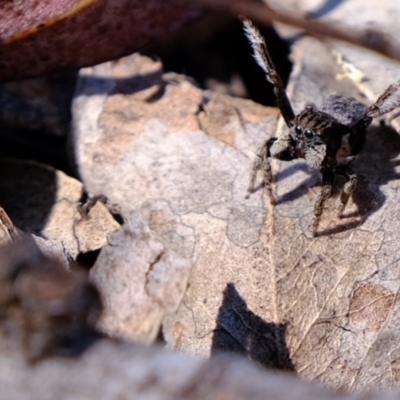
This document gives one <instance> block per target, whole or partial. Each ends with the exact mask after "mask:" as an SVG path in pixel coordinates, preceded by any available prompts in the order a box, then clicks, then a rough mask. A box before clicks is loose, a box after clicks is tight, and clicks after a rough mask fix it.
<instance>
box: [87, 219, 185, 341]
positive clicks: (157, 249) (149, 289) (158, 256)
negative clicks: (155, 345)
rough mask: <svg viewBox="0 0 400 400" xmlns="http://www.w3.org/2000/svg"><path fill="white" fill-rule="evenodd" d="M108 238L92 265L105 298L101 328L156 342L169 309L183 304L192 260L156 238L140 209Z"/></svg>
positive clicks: (170, 310)
mask: <svg viewBox="0 0 400 400" xmlns="http://www.w3.org/2000/svg"><path fill="white" fill-rule="evenodd" d="M108 242H109V244H108V245H107V246H104V247H103V248H102V250H101V252H100V255H99V257H98V259H97V261H96V263H95V265H94V267H93V268H92V270H91V271H90V277H91V280H92V282H93V283H94V284H95V285H96V286H97V288H98V289H99V290H100V293H101V296H102V299H103V303H104V311H103V314H102V316H101V319H100V321H99V328H100V329H101V330H102V331H104V332H106V333H107V334H109V335H110V336H116V337H122V338H125V339H132V340H140V341H145V342H152V341H153V340H154V339H155V338H156V336H157V335H158V333H159V329H160V324H161V322H162V319H163V318H164V316H165V314H167V313H172V312H174V311H176V309H177V308H178V306H179V304H180V302H181V300H182V297H183V295H184V294H185V290H186V285H187V281H188V277H189V272H190V269H191V266H192V264H191V262H190V260H188V259H184V258H182V257H179V256H178V255H176V254H174V253H173V252H172V251H170V250H168V249H166V248H165V247H164V246H163V244H162V243H161V242H160V241H158V240H156V239H155V238H154V236H153V234H152V233H151V232H150V230H149V227H148V226H147V224H146V223H145V221H144V220H143V217H142V216H141V215H140V214H138V213H131V214H130V215H129V217H128V218H127V220H126V222H125V224H124V226H123V227H122V229H121V230H120V231H118V232H116V233H114V234H113V235H110V236H109V239H108Z"/></svg>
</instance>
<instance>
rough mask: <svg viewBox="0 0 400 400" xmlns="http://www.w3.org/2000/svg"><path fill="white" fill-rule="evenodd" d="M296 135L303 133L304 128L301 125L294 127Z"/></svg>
mask: <svg viewBox="0 0 400 400" xmlns="http://www.w3.org/2000/svg"><path fill="white" fill-rule="evenodd" d="M294 130H295V132H296V135H298V136H300V135H301V134H302V133H303V129H302V128H301V126H300V125H297V126H296V128H294Z"/></svg>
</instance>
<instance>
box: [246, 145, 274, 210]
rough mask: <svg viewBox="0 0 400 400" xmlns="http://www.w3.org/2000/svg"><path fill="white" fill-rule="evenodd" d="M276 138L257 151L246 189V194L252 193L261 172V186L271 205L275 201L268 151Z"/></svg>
mask: <svg viewBox="0 0 400 400" xmlns="http://www.w3.org/2000/svg"><path fill="white" fill-rule="evenodd" d="M277 140H278V139H277V138H271V139H269V140H267V141H266V142H265V143H264V144H263V145H262V146H260V148H259V149H258V151H257V155H256V159H255V160H254V163H253V169H252V171H251V178H250V183H249V187H248V189H247V191H248V192H250V193H252V192H254V185H255V182H256V178H257V173H258V171H260V170H262V175H263V184H264V186H265V190H266V192H267V194H268V197H269V199H270V202H271V204H275V202H276V199H275V196H274V193H273V191H272V186H271V185H272V171H271V164H270V162H269V157H271V153H270V149H271V146H272V145H273V143H274V142H275V141H277Z"/></svg>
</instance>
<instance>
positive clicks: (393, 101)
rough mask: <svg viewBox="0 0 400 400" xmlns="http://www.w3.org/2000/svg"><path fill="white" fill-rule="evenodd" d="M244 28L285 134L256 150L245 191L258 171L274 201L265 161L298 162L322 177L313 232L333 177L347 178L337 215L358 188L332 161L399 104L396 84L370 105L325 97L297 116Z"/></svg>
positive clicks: (248, 26)
mask: <svg viewBox="0 0 400 400" xmlns="http://www.w3.org/2000/svg"><path fill="white" fill-rule="evenodd" d="M243 24H244V27H245V33H246V35H247V37H248V39H249V40H250V43H251V45H252V47H253V51H254V57H255V59H256V61H257V63H258V64H259V65H260V67H261V68H262V69H263V70H264V72H265V74H266V77H267V80H268V81H269V82H271V83H272V84H273V85H274V92H275V96H276V100H277V103H278V107H279V109H280V111H281V113H282V117H283V119H284V120H285V123H286V125H287V126H288V128H289V132H288V133H287V134H285V135H283V136H282V137H279V138H271V139H269V140H267V141H266V142H265V143H264V144H263V145H262V146H261V147H260V148H259V150H258V152H257V157H256V160H255V161H254V165H253V172H252V176H251V180H250V185H249V191H250V192H252V191H253V190H254V184H255V180H256V177H257V173H258V171H260V170H261V171H262V174H263V183H264V186H265V189H266V191H267V193H268V196H269V198H270V200H271V202H272V203H275V195H274V193H273V191H272V187H271V184H272V173H271V166H270V162H269V158H270V157H274V158H277V159H279V160H283V161H291V160H294V159H296V158H303V159H304V160H305V161H306V163H307V165H308V166H309V167H311V168H314V169H318V170H319V171H320V173H321V175H322V189H321V191H320V193H319V195H318V197H317V200H316V202H315V205H314V215H315V218H314V222H313V225H312V231H313V234H315V233H316V231H317V229H318V223H319V220H320V217H321V214H322V211H323V208H324V203H325V201H326V200H327V199H328V198H329V197H330V195H331V193H332V185H333V180H334V176H335V174H340V175H343V176H344V177H345V178H346V179H347V182H346V183H345V185H344V187H343V190H342V194H341V196H340V200H341V205H340V208H339V215H340V216H341V214H342V212H343V210H344V208H345V207H346V204H347V202H348V200H349V197H350V196H351V194H352V193H353V191H354V188H355V186H356V184H357V176H356V174H355V173H354V172H353V171H352V170H351V169H350V168H349V166H347V165H341V166H338V165H337V159H338V158H341V157H347V156H353V155H356V154H358V153H359V152H360V151H361V149H362V147H363V145H364V142H365V138H366V131H367V127H368V126H369V125H370V124H371V122H372V120H373V118H376V117H379V116H381V115H383V114H386V113H388V112H389V111H392V110H394V109H395V108H396V107H398V106H400V81H398V82H396V83H394V84H392V85H390V86H389V87H388V88H387V89H386V91H385V92H384V93H383V94H382V95H381V96H380V97H379V98H378V100H377V101H376V102H375V103H374V104H372V105H371V106H370V107H367V106H366V105H365V104H363V103H360V102H359V101H358V100H356V99H354V98H351V97H344V96H339V95H330V96H329V97H328V98H327V100H326V101H325V103H324V104H323V105H322V107H321V108H320V109H318V108H317V107H316V106H315V105H314V104H308V105H307V106H306V107H305V109H304V110H303V111H301V112H300V113H299V114H297V115H296V114H295V113H294V111H293V109H292V106H291V104H290V101H289V98H288V97H287V94H286V92H285V88H284V86H283V83H282V80H281V78H280V76H279V74H278V72H277V71H276V69H275V66H274V64H273V62H272V59H271V57H270V55H269V53H268V49H267V46H266V44H265V41H264V39H263V38H262V36H261V35H260V33H259V31H258V30H257V28H256V27H255V26H254V25H253V24H252V22H251V21H249V20H243ZM344 139H346V140H344Z"/></svg>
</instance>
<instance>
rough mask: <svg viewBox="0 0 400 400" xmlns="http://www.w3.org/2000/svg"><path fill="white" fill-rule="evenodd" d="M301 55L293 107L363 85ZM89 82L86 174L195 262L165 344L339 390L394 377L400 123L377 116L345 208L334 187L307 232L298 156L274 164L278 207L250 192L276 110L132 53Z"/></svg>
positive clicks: (323, 59) (304, 175) (96, 71)
mask: <svg viewBox="0 0 400 400" xmlns="http://www.w3.org/2000/svg"><path fill="white" fill-rule="evenodd" d="M293 59H294V61H295V67H294V72H293V75H292V78H291V81H290V84H289V95H290V96H291V98H292V99H293V105H294V108H295V110H296V111H298V110H301V109H302V108H303V107H304V104H305V103H306V102H308V101H314V102H315V103H316V104H317V105H320V104H321V103H322V100H323V99H324V98H325V97H326V96H328V94H330V93H332V92H337V93H340V94H344V95H353V96H358V90H357V88H356V87H354V85H353V84H352V82H351V81H349V80H341V81H338V80H337V79H336V76H337V74H338V72H339V71H340V68H339V66H337V65H336V63H335V58H334V57H333V56H332V54H331V53H330V52H329V51H328V50H327V49H326V48H325V47H324V46H323V45H322V44H320V43H319V42H317V41H315V40H312V39H305V40H303V41H300V42H299V43H298V44H296V46H295V47H294V52H293ZM146 69H147V70H148V73H146V72H145V70H146ZM129 71H130V72H129ZM155 71H157V72H155ZM129 76H132V77H131V78H130V79H128V77H129ZM106 77H107V78H106ZM142 78H145V79H144V80H143V81H142V80H141V79H142ZM79 79H80V83H79V89H78V92H77V95H76V99H75V102H74V121H75V130H74V134H75V141H76V151H77V159H78V160H79V168H80V171H81V175H82V178H83V180H84V182H85V185H87V187H88V188H89V190H90V191H91V192H94V193H99V192H104V193H105V194H106V195H107V196H109V197H110V199H111V200H112V201H114V202H117V203H119V204H120V205H121V208H122V210H123V211H124V212H130V211H131V210H140V211H141V212H142V213H143V215H144V216H145V218H146V220H147V221H148V223H149V226H150V228H151V229H153V230H154V232H155V234H156V235H157V237H158V238H159V239H160V240H161V241H162V242H163V243H164V244H165V245H166V246H167V247H168V248H172V249H174V251H176V252H177V253H178V254H181V255H183V256H185V257H193V259H196V264H195V267H194V268H193V270H192V273H191V278H190V282H189V283H190V286H189V288H188V290H187V292H186V295H185V297H184V300H183V303H182V305H181V307H180V308H179V310H178V312H177V313H176V314H175V315H173V316H171V317H169V318H167V319H166V321H165V322H164V336H165V338H166V340H167V342H168V344H169V346H171V347H172V348H175V349H181V350H186V351H191V352H193V353H201V354H209V353H210V352H212V353H217V352H219V351H233V352H239V353H241V354H245V355H247V356H248V357H250V358H252V359H254V360H256V361H258V362H259V363H261V364H263V365H266V366H269V367H275V368H280V369H286V370H287V369H289V370H291V369H295V370H297V371H299V372H301V374H302V375H303V376H304V377H306V378H308V379H313V378H319V379H321V380H323V381H324V382H325V383H327V384H329V385H330V386H332V387H335V388H341V389H344V390H350V389H366V388H372V387H373V388H376V387H379V386H396V385H398V383H399V378H398V374H397V373H396V371H397V369H398V365H399V364H400V356H399V355H398V352H397V350H396V349H397V347H396V346H397V342H398V341H399V340H400V338H399V335H398V323H397V320H398V315H399V313H400V308H399V306H398V301H397V292H398V288H399V282H400V281H399V275H398V262H397V261H396V260H397V259H398V249H397V243H398V240H397V239H396V237H397V236H398V223H397V218H396V217H395V216H396V215H398V214H399V211H400V210H399V206H398V204H400V201H399V199H398V198H397V197H398V190H397V186H398V184H399V182H400V181H399V180H398V177H399V174H398V172H397V169H398V168H397V164H398V161H397V160H398V159H399V154H400V142H399V137H398V134H397V133H396V132H394V131H393V130H391V129H390V128H385V129H378V128H377V127H375V128H374V127H372V129H371V131H370V133H369V135H368V139H367V142H368V143H367V145H366V148H365V150H364V151H363V153H362V154H361V155H360V156H359V157H358V158H357V159H356V161H355V162H354V169H355V171H356V172H357V173H358V175H359V177H360V183H359V185H358V188H357V190H356V192H355V194H354V197H353V202H352V204H351V207H349V209H348V210H347V213H346V215H345V217H344V218H343V219H338V218H337V216H336V212H335V210H336V209H337V207H336V201H338V199H337V196H336V197H335V196H334V197H333V198H331V199H330V200H329V202H328V203H327V209H326V211H325V212H324V216H323V219H322V221H321V227H320V228H321V235H320V236H319V237H317V238H312V237H311V235H310V233H309V225H310V224H311V220H312V217H313V214H312V208H313V204H314V201H315V196H316V194H317V193H318V190H319V188H318V182H319V178H318V176H317V175H316V174H315V173H314V172H313V171H310V170H308V169H307V167H306V166H305V164H304V162H301V161H298V162H296V161H294V162H290V163H280V164H279V163H278V162H277V161H274V162H273V170H274V175H275V177H276V180H277V192H278V199H279V200H278V205H277V206H276V207H275V208H271V207H269V206H266V205H265V203H264V201H263V191H262V190H258V191H256V193H254V194H253V195H251V196H248V195H247V193H246V188H247V185H248V180H249V176H250V168H251V163H252V161H253V158H254V152H255V151H256V149H257V147H258V146H259V145H260V144H261V143H262V142H263V141H264V140H265V139H266V138H268V137H270V136H276V135H279V134H280V133H281V130H282V127H283V125H281V124H278V126H277V125H276V122H277V119H276V116H275V115H268V110H267V109H265V117H264V118H261V119H258V120H257V118H254V117H253V118H251V119H247V118H246V117H245V116H244V115H245V114H241V112H240V109H241V105H240V101H237V100H236V101H235V102H234V103H233V102H231V101H230V99H229V97H226V96H221V95H209V93H202V91H201V90H200V89H198V88H196V87H194V86H193V85H191V84H190V83H189V82H187V81H184V80H181V81H179V82H175V83H171V82H167V81H165V79H163V78H162V77H161V72H160V66H159V65H158V64H154V63H152V62H150V60H148V59H146V58H142V57H140V56H138V55H134V56H132V57H131V58H125V59H122V60H119V61H118V62H116V63H113V64H103V65H99V66H96V67H94V68H91V69H86V70H82V71H81V73H80V78H79ZM138 82H145V85H142V86H140V85H139V84H138ZM96 87H97V90H96V89H95V88H96ZM155 93H156V94H155ZM246 104H249V103H248V102H246ZM199 109H200V110H203V111H201V112H200V113H199V112H198V110H199ZM246 113H247V115H249V107H246ZM257 113H258V111H257ZM88 127H90V129H88ZM202 129H206V131H203V130H202ZM89 132H90V133H89ZM111 177H113V178H111ZM116 177H118V178H116ZM340 185H341V182H340V181H339V182H338V186H337V188H336V194H337V193H338V192H339V189H340Z"/></svg>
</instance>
